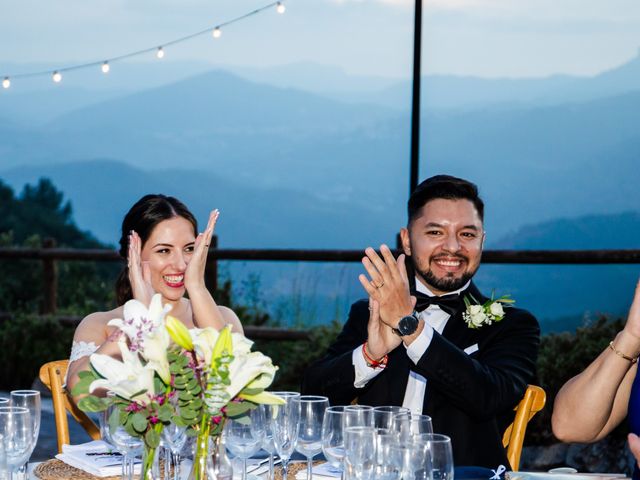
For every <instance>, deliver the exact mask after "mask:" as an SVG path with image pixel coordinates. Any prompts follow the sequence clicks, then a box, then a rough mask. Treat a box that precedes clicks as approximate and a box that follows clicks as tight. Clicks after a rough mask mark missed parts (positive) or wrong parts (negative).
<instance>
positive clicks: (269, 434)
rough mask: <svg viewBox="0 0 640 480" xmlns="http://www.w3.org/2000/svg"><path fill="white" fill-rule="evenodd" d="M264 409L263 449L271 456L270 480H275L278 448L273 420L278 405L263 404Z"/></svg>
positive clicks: (261, 406)
mask: <svg viewBox="0 0 640 480" xmlns="http://www.w3.org/2000/svg"><path fill="white" fill-rule="evenodd" d="M259 408H261V409H262V415H263V416H264V419H265V421H264V442H262V448H263V450H264V451H265V452H267V453H268V454H269V477H268V479H269V480H273V479H274V471H273V454H274V453H276V446H275V443H274V441H273V423H272V422H271V419H272V418H273V417H275V415H276V410H277V408H278V406H277V405H267V404H265V403H263V404H261V405H260V407H259Z"/></svg>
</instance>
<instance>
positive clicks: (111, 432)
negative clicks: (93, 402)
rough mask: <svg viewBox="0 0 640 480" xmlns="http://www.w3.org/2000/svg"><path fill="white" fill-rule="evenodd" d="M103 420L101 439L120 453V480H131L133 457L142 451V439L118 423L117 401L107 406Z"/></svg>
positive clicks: (118, 408)
mask: <svg viewBox="0 0 640 480" xmlns="http://www.w3.org/2000/svg"><path fill="white" fill-rule="evenodd" d="M104 420H106V422H105V423H106V426H104V427H103V428H102V432H101V433H102V435H103V440H105V441H107V442H108V443H110V444H111V445H113V446H114V447H116V449H117V450H118V451H119V452H120V453H121V454H122V480H132V479H133V469H134V463H135V457H136V455H140V454H141V453H142V449H143V447H144V441H143V440H142V439H141V438H139V437H132V436H131V435H129V434H128V433H127V431H126V430H125V429H124V427H123V426H122V425H120V405H118V404H117V403H112V404H111V405H109V407H107V410H106V411H105V417H104Z"/></svg>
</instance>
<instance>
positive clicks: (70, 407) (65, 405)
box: [40, 360, 100, 453]
mask: <svg viewBox="0 0 640 480" xmlns="http://www.w3.org/2000/svg"><path fill="white" fill-rule="evenodd" d="M68 366H69V360H55V361H53V362H48V363H45V364H44V365H43V366H42V367H40V380H41V381H42V383H44V384H45V385H46V386H47V387H48V388H49V390H51V397H52V399H53V413H54V416H55V419H56V430H57V432H58V452H59V453H62V445H68V444H69V443H70V440H69V423H68V421H67V412H69V413H70V414H71V416H72V417H73V418H74V419H75V420H76V421H77V422H78V423H79V424H80V425H82V427H83V428H84V429H85V430H86V431H87V433H88V434H89V436H90V437H91V438H92V439H93V440H99V439H100V429H99V428H98V427H97V426H96V424H95V423H93V420H91V419H90V418H89V417H88V416H87V414H86V413H84V412H83V411H82V410H80V409H79V408H78V406H77V405H76V404H75V403H74V402H73V400H72V399H71V398H70V397H69V395H68V394H67V391H66V390H65V388H64V387H63V386H62V385H63V384H64V378H65V376H66V374H67V368H68Z"/></svg>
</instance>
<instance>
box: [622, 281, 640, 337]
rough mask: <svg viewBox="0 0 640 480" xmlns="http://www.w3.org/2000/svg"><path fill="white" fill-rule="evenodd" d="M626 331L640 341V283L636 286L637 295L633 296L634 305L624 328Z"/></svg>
mask: <svg viewBox="0 0 640 480" xmlns="http://www.w3.org/2000/svg"><path fill="white" fill-rule="evenodd" d="M624 331H625V332H627V333H629V334H631V335H633V336H634V337H635V338H636V339H637V340H639V341H640V281H639V282H638V284H637V285H636V293H635V295H634V296H633V303H632V304H631V308H630V309H629V316H628V317H627V324H626V325H625V327H624Z"/></svg>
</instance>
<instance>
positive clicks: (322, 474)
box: [296, 462, 342, 480]
mask: <svg viewBox="0 0 640 480" xmlns="http://www.w3.org/2000/svg"><path fill="white" fill-rule="evenodd" d="M341 474H342V469H340V468H336V467H334V466H333V465H331V464H330V463H329V462H326V463H321V464H320V465H314V467H313V468H312V469H311V476H312V477H313V478H314V479H317V480H334V479H335V478H340V476H341ZM306 478H307V469H306V468H303V469H302V470H300V471H299V472H298V473H296V480H305V479H306Z"/></svg>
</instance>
